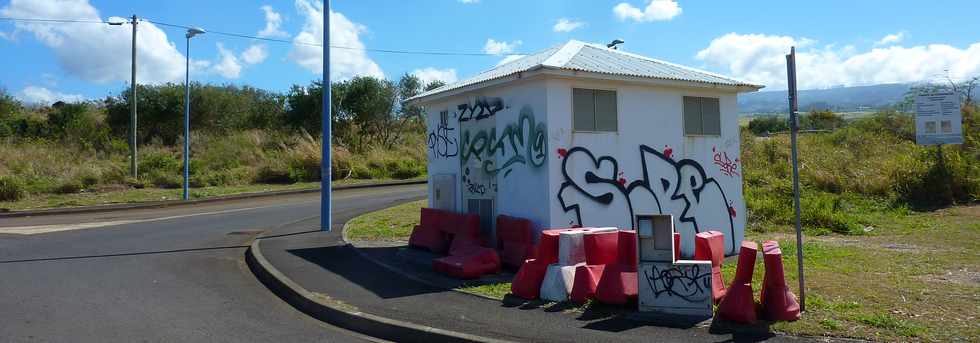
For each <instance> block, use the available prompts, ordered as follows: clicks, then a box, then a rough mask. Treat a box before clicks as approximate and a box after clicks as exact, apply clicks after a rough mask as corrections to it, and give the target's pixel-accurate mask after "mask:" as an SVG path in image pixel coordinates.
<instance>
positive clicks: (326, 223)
mask: <svg viewBox="0 0 980 343" xmlns="http://www.w3.org/2000/svg"><path fill="white" fill-rule="evenodd" d="M323 27H324V30H323V113H322V115H321V127H322V129H323V139H322V140H321V142H320V152H321V155H322V156H321V160H322V162H321V163H320V229H321V230H323V231H330V224H331V213H330V201H331V198H332V197H331V194H330V193H331V190H332V188H331V180H330V178H331V176H332V175H333V174H332V173H331V172H330V170H331V168H330V155H331V154H332V151H331V146H332V145H333V144H331V139H330V138H331V137H332V135H331V132H330V127H331V125H332V123H331V119H332V118H333V117H332V116H331V108H330V107H331V104H330V100H331V97H330V0H324V1H323Z"/></svg>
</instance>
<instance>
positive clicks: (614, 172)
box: [558, 145, 744, 256]
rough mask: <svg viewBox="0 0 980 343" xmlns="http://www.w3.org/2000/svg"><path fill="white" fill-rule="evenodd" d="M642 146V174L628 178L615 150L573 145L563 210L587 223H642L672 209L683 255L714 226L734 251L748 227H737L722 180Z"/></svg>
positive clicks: (565, 162) (695, 165)
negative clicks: (638, 218) (638, 217)
mask: <svg viewBox="0 0 980 343" xmlns="http://www.w3.org/2000/svg"><path fill="white" fill-rule="evenodd" d="M668 149H669V148H668ZM639 150H640V161H641V166H642V171H641V173H639V176H640V178H639V179H637V180H635V181H632V182H629V183H626V182H625V179H624V178H623V177H622V174H620V170H619V163H618V162H617V160H616V159H615V158H613V157H612V156H599V157H596V156H595V155H594V154H593V153H592V152H591V151H589V150H588V149H586V148H584V147H573V148H571V149H568V150H567V152H565V157H564V160H563V161H562V177H563V179H564V182H563V183H562V185H561V188H560V189H559V191H558V201H559V204H560V205H561V207H562V210H564V211H565V212H566V213H570V214H572V215H573V216H574V219H575V222H576V224H579V225H582V226H608V225H616V224H615V223H618V221H621V220H622V218H629V219H628V221H627V222H626V223H624V224H628V225H630V227H636V225H635V223H633V220H634V215H635V214H657V213H659V214H672V215H673V216H674V221H675V222H674V229H675V230H676V231H677V232H680V234H681V254H682V255H683V256H691V255H693V251H694V235H695V234H696V233H698V232H702V231H708V230H717V231H721V232H722V233H723V234H724V235H725V237H726V240H725V248H726V254H728V255H732V254H734V253H735V248H736V246H737V244H736V241H738V242H740V241H741V239H742V237H743V235H744V232H741V230H742V229H738V231H736V228H735V222H734V208H733V207H730V202H729V201H728V198H727V197H726V196H725V192H724V191H723V190H722V188H721V186H720V185H719V183H718V182H717V181H716V180H715V179H714V178H711V177H708V176H707V175H705V170H704V168H703V167H702V166H701V164H700V163H698V162H697V161H694V160H691V159H682V160H679V161H675V160H674V159H673V158H671V157H670V156H668V155H667V154H666V153H661V152H659V151H657V150H655V149H653V148H651V147H649V146H646V145H641V146H640V149H639ZM621 180H622V182H621Z"/></svg>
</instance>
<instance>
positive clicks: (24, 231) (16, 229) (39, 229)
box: [0, 205, 287, 235]
mask: <svg viewBox="0 0 980 343" xmlns="http://www.w3.org/2000/svg"><path fill="white" fill-rule="evenodd" d="M281 206H287V205H269V206H259V207H247V208H237V209H233V210H223V211H214V212H204V213H192V214H181V215H176V216H167V217H160V218H147V219H130V220H114V221H107V222H92V223H78V224H50V225H34V226H10V227H0V234H14V235H37V234H42V233H51V232H60V231H71V230H82V229H93V228H98V227H106V226H118V225H126V224H133V223H146V222H155V221H162V220H170V219H178V218H188V217H197V216H207V215H215V214H225V213H233V212H241V211H250V210H257V209H263V208H270V207H281Z"/></svg>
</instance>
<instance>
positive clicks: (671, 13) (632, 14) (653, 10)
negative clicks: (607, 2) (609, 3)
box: [613, 0, 683, 22]
mask: <svg viewBox="0 0 980 343" xmlns="http://www.w3.org/2000/svg"><path fill="white" fill-rule="evenodd" d="M681 12H683V10H682V9H681V6H680V5H678V4H677V2H676V1H674V0H653V1H650V3H649V4H647V7H646V8H644V9H642V10H641V9H639V8H637V7H633V5H630V4H629V3H626V2H621V3H619V5H616V6H615V7H613V13H614V14H615V15H616V17H617V18H619V20H627V19H629V20H633V21H637V22H649V21H660V20H671V19H674V17H676V16H678V15H680V14H681Z"/></svg>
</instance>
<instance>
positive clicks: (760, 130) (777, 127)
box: [749, 115, 789, 136]
mask: <svg viewBox="0 0 980 343" xmlns="http://www.w3.org/2000/svg"><path fill="white" fill-rule="evenodd" d="M787 130H789V120H788V119H787V118H785V117H781V116H775V115H773V116H763V117H755V118H752V120H750V121H749V131H751V132H752V133H753V134H755V135H756V136H766V135H768V134H770V133H774V132H783V131H787Z"/></svg>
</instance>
